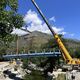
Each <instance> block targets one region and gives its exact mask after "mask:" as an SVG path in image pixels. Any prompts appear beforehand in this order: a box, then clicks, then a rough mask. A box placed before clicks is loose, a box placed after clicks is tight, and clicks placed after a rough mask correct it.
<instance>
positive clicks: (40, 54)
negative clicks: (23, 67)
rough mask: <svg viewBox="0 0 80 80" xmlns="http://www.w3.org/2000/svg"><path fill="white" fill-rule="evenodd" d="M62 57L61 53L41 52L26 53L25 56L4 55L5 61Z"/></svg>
mask: <svg viewBox="0 0 80 80" xmlns="http://www.w3.org/2000/svg"><path fill="white" fill-rule="evenodd" d="M57 56H61V53H60V52H41V53H37V52H36V53H24V54H7V55H3V58H4V59H15V58H30V57H57Z"/></svg>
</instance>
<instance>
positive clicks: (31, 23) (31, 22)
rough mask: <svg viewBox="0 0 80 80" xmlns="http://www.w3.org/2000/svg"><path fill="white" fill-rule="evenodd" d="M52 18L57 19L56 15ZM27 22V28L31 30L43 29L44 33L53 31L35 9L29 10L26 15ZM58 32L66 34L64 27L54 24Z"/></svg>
mask: <svg viewBox="0 0 80 80" xmlns="http://www.w3.org/2000/svg"><path fill="white" fill-rule="evenodd" d="M50 20H54V21H56V20H55V17H52V18H51V19H50ZM24 21H25V23H26V24H27V25H28V27H27V29H28V30H29V31H41V32H44V33H49V34H50V33H51V32H50V31H49V29H48V27H47V25H46V24H45V23H44V22H43V21H42V20H41V19H40V18H39V16H38V14H37V13H36V12H35V11H32V10H29V11H28V12H27V14H26V15H25V17H24ZM52 28H53V29H54V31H55V32H56V33H60V34H66V32H65V31H64V28H57V27H56V26H52Z"/></svg>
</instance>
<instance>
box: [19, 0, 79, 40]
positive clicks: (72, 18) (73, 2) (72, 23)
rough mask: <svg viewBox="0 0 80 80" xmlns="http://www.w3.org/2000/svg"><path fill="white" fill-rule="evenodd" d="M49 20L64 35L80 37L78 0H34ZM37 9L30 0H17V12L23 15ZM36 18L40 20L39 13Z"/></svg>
mask: <svg viewBox="0 0 80 80" xmlns="http://www.w3.org/2000/svg"><path fill="white" fill-rule="evenodd" d="M35 1H36V2H37V4H38V5H39V7H40V9H41V10H42V12H43V13H44V15H45V16H46V17H47V19H48V20H49V22H50V23H51V24H52V25H54V26H56V28H61V29H62V30H63V32H65V33H66V34H65V35H64V36H65V37H69V38H76V39H80V0H35ZM29 10H31V11H32V12H33V11H34V12H35V14H36V13H37V14H38V12H37V10H36V9H35V7H34V5H33V4H32V3H31V0H19V10H18V13H20V14H22V15H23V16H24V17H25V15H27V12H29ZM38 18H39V19H40V20H41V18H40V15H39V14H38Z"/></svg>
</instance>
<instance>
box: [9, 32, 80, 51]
mask: <svg viewBox="0 0 80 80" xmlns="http://www.w3.org/2000/svg"><path fill="white" fill-rule="evenodd" d="M52 38H53V36H52V35H49V34H46V33H42V32H39V31H33V32H31V33H29V34H26V35H24V36H20V37H19V38H18V47H19V51H23V49H25V51H28V50H40V49H41V48H42V46H43V45H45V44H46V43H48V41H49V40H50V39H52ZM64 40H65V41H64V43H65V46H66V47H68V49H73V50H74V51H75V49H76V48H78V47H80V41H78V40H73V39H64ZM10 46H11V47H10V48H11V49H10V50H11V51H12V49H15V50H16V42H12V43H11V45H10Z"/></svg>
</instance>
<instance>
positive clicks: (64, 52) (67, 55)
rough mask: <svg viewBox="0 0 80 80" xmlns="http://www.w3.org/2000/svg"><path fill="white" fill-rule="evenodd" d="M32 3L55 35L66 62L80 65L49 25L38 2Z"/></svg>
mask: <svg viewBox="0 0 80 80" xmlns="http://www.w3.org/2000/svg"><path fill="white" fill-rule="evenodd" d="M31 1H32V3H33V4H34V6H35V7H36V9H37V10H38V12H39V13H40V15H41V17H42V18H43V20H44V21H45V23H46V24H47V26H48V28H49V30H50V31H51V33H52V34H53V36H54V38H55V40H56V42H57V44H58V46H59V48H60V50H61V52H62V55H63V57H65V60H66V61H67V63H68V64H76V63H77V64H80V61H78V60H77V61H75V60H74V59H72V57H71V56H70V54H69V52H68V50H67V49H66V47H65V46H64V44H63V43H62V41H61V39H60V38H59V36H58V34H57V33H55V31H54V30H53V29H52V27H51V25H50V24H49V23H48V20H47V19H46V17H45V16H44V15H43V13H42V11H41V10H40V8H39V7H38V5H37V4H36V2H35V1H34V0H31Z"/></svg>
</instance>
